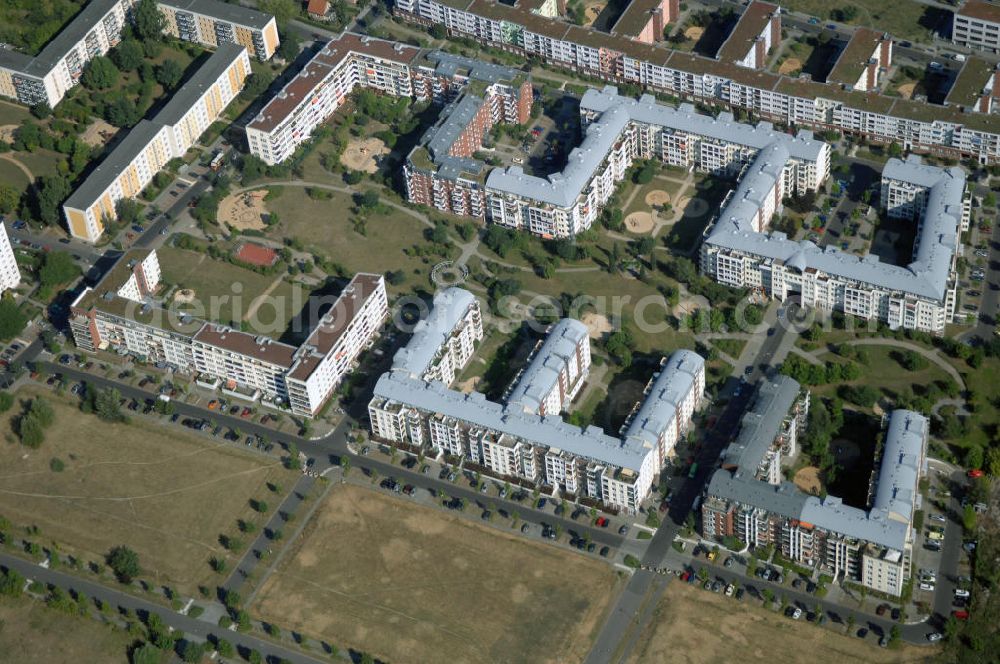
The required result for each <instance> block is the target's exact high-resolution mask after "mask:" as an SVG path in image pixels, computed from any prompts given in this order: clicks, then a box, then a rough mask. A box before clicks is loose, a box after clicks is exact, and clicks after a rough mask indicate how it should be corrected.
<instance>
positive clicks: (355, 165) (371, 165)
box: [340, 138, 389, 173]
mask: <svg viewBox="0 0 1000 664" xmlns="http://www.w3.org/2000/svg"><path fill="white" fill-rule="evenodd" d="M383 154H389V148H387V147H385V143H383V142H382V141H381V140H380V139H378V138H366V139H364V140H354V141H351V142H350V143H348V144H347V148H345V149H344V152H343V154H341V155H340V163H341V164H343V165H344V166H346V167H347V168H349V169H351V170H353V171H361V172H363V173H374V172H376V171H377V170H378V164H377V163H376V160H375V158H376V157H377V156H379V155H383Z"/></svg>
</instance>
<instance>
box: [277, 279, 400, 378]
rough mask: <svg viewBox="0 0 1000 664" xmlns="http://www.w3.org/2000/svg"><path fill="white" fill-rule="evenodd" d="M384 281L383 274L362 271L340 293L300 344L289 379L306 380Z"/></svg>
mask: <svg viewBox="0 0 1000 664" xmlns="http://www.w3.org/2000/svg"><path fill="white" fill-rule="evenodd" d="M381 283H382V275H381V274H372V273H368V272H359V273H357V274H355V275H354V277H353V278H352V279H351V281H350V283H348V284H347V286H345V287H344V290H342V291H341V292H340V295H338V296H337V300H336V301H335V302H334V303H333V306H331V307H330V309H329V310H328V311H327V312H326V313H325V314H323V317H322V318H321V319H320V321H319V323H318V324H317V325H316V327H315V328H313V331H312V332H311V333H310V334H309V337H308V338H307V339H306V340H305V342H304V343H303V344H302V345H301V346H299V349H298V350H299V353H298V354H297V360H298V361H297V362H296V363H295V367H294V368H293V370H292V372H291V373H290V374H289V376H288V377H289V378H293V379H296V380H306V379H307V378H309V376H310V375H311V374H312V372H313V371H315V369H316V367H318V366H319V364H320V363H321V362H322V361H323V359H324V358H325V357H326V356H327V355H329V354H330V352H331V351H332V350H333V349H334V347H336V345H337V344H338V343H339V342H340V339H341V337H343V336H344V333H345V332H346V331H347V328H348V327H349V326H350V325H351V323H352V322H354V319H355V318H357V316H358V312H360V311H361V309H362V308H363V307H364V306H365V305H366V304H367V303H368V300H369V299H370V298H371V296H372V295H373V294H374V293H375V292H376V291H377V290H378V288H379V285H380V284H381Z"/></svg>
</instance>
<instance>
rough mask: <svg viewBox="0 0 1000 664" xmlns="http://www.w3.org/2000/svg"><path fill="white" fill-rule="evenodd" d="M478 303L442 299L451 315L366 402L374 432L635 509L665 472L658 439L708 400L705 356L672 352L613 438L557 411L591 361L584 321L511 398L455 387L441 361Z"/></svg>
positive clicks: (542, 352) (554, 341)
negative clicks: (624, 431)
mask: <svg viewBox="0 0 1000 664" xmlns="http://www.w3.org/2000/svg"><path fill="white" fill-rule="evenodd" d="M439 297H440V301H439V299H438V298H439ZM472 301H474V298H472V295H471V294H469V293H468V292H467V291H462V290H461V289H456V288H451V289H447V290H446V291H442V293H439V294H438V296H436V297H435V310H437V309H438V308H439V307H440V308H442V309H444V310H445V311H444V313H441V314H435V313H433V312H432V313H431V314H430V315H429V316H428V318H427V320H428V321H431V322H432V324H431V325H429V326H428V328H420V329H418V330H416V331H415V333H414V337H413V338H412V339H411V341H410V342H409V343H408V344H407V346H406V347H405V348H403V349H401V350H400V351H399V353H398V354H397V356H396V357H395V358H394V360H393V368H392V370H390V371H389V372H387V373H385V374H383V375H382V376H381V378H379V381H378V383H377V384H376V386H375V390H374V396H373V397H372V400H371V401H370V402H369V404H368V415H369V420H370V423H371V432H372V436H373V437H374V438H376V439H378V440H381V441H385V442H388V443H395V444H405V445H408V446H411V447H413V448H419V449H425V450H429V451H431V452H432V453H435V454H448V455H452V456H455V457H460V458H462V459H465V460H467V461H468V462H469V463H474V464H477V465H478V466H481V467H482V468H483V469H484V470H485V471H486V472H488V473H490V474H493V475H496V476H498V477H501V478H511V479H514V480H516V481H519V482H529V483H536V484H540V485H544V486H548V487H549V488H551V489H552V490H554V491H558V492H561V493H564V494H571V495H573V496H576V497H581V498H589V499H591V500H597V501H600V502H602V503H603V504H604V505H606V506H607V507H609V508H612V509H616V510H622V511H626V512H628V513H635V512H636V511H637V510H638V508H639V506H640V504H641V503H642V501H643V500H644V499H645V498H646V496H648V495H649V491H650V489H651V487H652V482H653V479H654V477H655V475H656V474H657V473H658V472H659V463H660V459H661V452H660V445H659V443H658V441H659V440H661V439H664V440H665V439H668V438H669V437H670V436H671V435H672V434H671V432H673V435H676V432H677V431H684V430H686V429H687V427H689V426H690V423H691V416H692V414H693V410H694V409H695V408H696V407H697V406H698V405H699V404H700V402H701V393H700V392H699V390H703V388H704V361H703V360H702V359H701V358H700V357H699V356H697V355H695V354H694V353H689V352H688V351H678V354H679V355H678V354H675V356H676V357H675V356H671V358H670V360H668V361H667V362H666V366H667V367H668V369H666V370H664V371H663V372H661V374H660V376H659V378H658V379H657V381H656V385H658V389H657V390H655V391H653V392H651V393H650V396H649V399H651V400H655V401H653V402H651V404H650V405H649V406H648V407H647V408H646V409H645V411H642V412H644V413H645V415H644V416H643V417H642V418H636V420H635V421H636V423H635V424H634V425H633V426H632V428H631V429H630V430H629V434H628V435H627V436H626V437H624V438H621V439H618V438H612V437H610V436H606V435H604V434H603V433H602V432H601V431H600V430H598V429H597V428H595V427H587V428H586V429H580V428H579V427H575V426H571V425H569V424H567V423H566V422H564V421H563V420H562V419H561V418H560V417H559V414H558V413H559V410H565V409H566V404H567V403H568V401H569V400H571V399H572V396H571V395H572V393H573V392H575V391H577V390H578V389H579V386H580V385H581V384H582V382H583V380H584V379H585V375H586V369H587V366H588V364H589V337H588V336H587V335H586V334H585V333H584V334H583V335H582V336H581V335H580V334H579V332H580V331H581V330H584V331H585V328H584V326H583V325H582V324H581V323H579V322H577V321H568V320H563V321H560V322H559V323H556V324H555V325H554V326H553V327H552V328H551V329H550V331H549V338H548V339H547V340H546V341H545V342H544V343H543V344H542V345H541V347H540V348H539V349H538V352H537V353H536V355H535V356H534V358H533V359H532V361H531V362H530V363H529V366H528V368H527V369H526V370H525V372H524V374H523V375H522V376H521V378H520V380H519V381H518V382H517V383H516V384H515V385H514V386H513V388H512V389H511V390H510V391H509V392H508V398H507V400H506V403H505V404H500V403H494V402H491V401H487V400H486V398H485V397H484V395H482V394H479V393H475V392H473V393H471V394H465V393H462V392H459V391H457V390H452V389H449V388H448V386H447V382H451V380H453V379H454V373H453V372H452V373H450V374H449V375H444V376H442V375H441V372H438V371H436V370H435V366H437V365H438V363H439V362H440V361H441V359H442V358H445V357H447V356H448V355H449V351H448V350H447V345H448V344H449V343H450V340H452V339H454V338H456V337H457V336H460V335H461V331H460V330H461V329H462V328H463V327H468V326H469V325H470V319H469V317H468V316H469V312H472V311H473V308H472V307H471V302H472ZM473 320H475V319H473ZM449 325H454V328H449ZM466 361H467V358H466ZM459 368H460V367H459ZM667 393H669V396H664V395H666V394H667ZM668 411H669V412H668Z"/></svg>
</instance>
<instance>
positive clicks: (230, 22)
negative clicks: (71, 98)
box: [0, 0, 278, 108]
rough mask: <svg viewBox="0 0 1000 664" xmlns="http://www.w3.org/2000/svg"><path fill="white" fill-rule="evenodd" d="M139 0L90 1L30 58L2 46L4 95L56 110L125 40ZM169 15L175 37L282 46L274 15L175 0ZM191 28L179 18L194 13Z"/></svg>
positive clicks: (262, 48) (268, 49) (210, 0)
mask: <svg viewBox="0 0 1000 664" xmlns="http://www.w3.org/2000/svg"><path fill="white" fill-rule="evenodd" d="M135 4H136V0H91V1H90V2H89V3H87V5H86V6H85V7H84V8H83V9H82V10H81V11H80V13H79V14H77V15H76V16H75V17H74V18H73V20H72V21H70V22H69V24H67V25H66V27H65V28H63V30H62V31H61V32H60V33H59V34H57V35H56V36H55V37H54V38H53V39H52V40H51V41H50V42H49V43H48V44H46V46H45V48H43V49H42V50H41V52H40V53H39V54H38V55H36V56H34V57H32V56H28V55H25V54H23V53H19V52H17V51H12V50H9V49H3V48H0V95H2V96H4V97H9V98H11V99H15V100H17V101H18V102H20V103H22V104H26V105H28V106H34V105H35V104H38V103H41V102H45V103H47V104H48V105H49V106H50V107H52V108H55V106H56V104H58V103H59V102H60V101H61V100H62V98H63V97H64V96H65V95H66V93H67V92H68V91H69V90H70V89H71V88H72V87H74V86H75V85H76V84H77V83H78V82H79V80H80V76H82V75H83V69H84V67H85V66H86V65H87V63H88V62H90V60H92V59H93V58H95V57H97V56H99V55H105V54H107V52H108V51H110V50H111V49H112V48H114V47H115V46H117V45H118V42H120V41H121V34H122V28H123V27H124V26H125V24H126V23H127V22H128V21H129V20H130V19H131V16H132V11H133V8H134V6H135ZM157 6H158V7H159V9H160V11H161V13H162V14H163V15H164V17H165V19H166V26H165V32H166V33H168V34H171V35H172V36H174V37H178V38H181V39H187V40H188V41H196V42H199V43H201V44H203V45H205V46H211V47H217V46H219V45H220V44H223V43H227V42H231V43H238V44H241V45H243V46H246V47H247V48H248V49H249V51H250V52H251V53H253V54H254V55H255V56H256V57H258V58H260V59H262V60H265V59H267V58H270V57H271V55H272V54H273V53H274V50H275V49H276V48H277V46H278V32H277V27H276V24H275V20H274V17H273V16H270V15H268V14H263V13H261V12H257V11H253V10H250V9H246V8H243V7H240V6H238V5H233V4H228V3H224V2H218V1H217V0H176V2H158V3H157ZM195 15H197V16H198V17H199V18H198V19H197V20H195V21H194V22H193V24H192V25H194V26H195V27H194V28H192V30H186V29H185V30H181V29H179V28H178V21H180V23H182V24H184V23H185V19H182V18H180V17H181V16H192V17H193V16H195Z"/></svg>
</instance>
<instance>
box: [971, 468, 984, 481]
mask: <svg viewBox="0 0 1000 664" xmlns="http://www.w3.org/2000/svg"><path fill="white" fill-rule="evenodd" d="M984 474H985V473H983V471H982V470H980V469H979V468H973V469H972V470H970V471H969V473H968V475H969V477H971V478H973V479H975V478H977V477H982V476H983V475H984Z"/></svg>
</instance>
